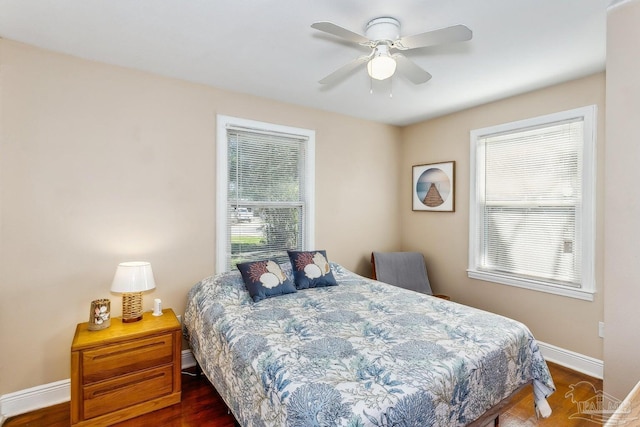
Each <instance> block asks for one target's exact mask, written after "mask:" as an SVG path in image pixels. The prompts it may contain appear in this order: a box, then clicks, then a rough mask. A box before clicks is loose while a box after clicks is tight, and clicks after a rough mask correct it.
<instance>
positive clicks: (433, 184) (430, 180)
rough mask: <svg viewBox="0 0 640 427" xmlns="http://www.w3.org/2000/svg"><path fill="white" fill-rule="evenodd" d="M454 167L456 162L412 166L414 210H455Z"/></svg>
mask: <svg viewBox="0 0 640 427" xmlns="http://www.w3.org/2000/svg"><path fill="white" fill-rule="evenodd" d="M455 167H456V162H444V163H432V164H430V165H416V166H413V179H412V183H413V187H412V189H411V199H412V203H413V210H414V211H436V212H454V211H455V203H454V202H455V194H454V190H455V185H454V184H455V182H454V179H455Z"/></svg>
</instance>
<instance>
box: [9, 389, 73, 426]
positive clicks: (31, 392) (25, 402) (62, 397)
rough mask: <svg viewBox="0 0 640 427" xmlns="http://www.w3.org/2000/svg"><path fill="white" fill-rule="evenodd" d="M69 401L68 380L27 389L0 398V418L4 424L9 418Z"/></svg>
mask: <svg viewBox="0 0 640 427" xmlns="http://www.w3.org/2000/svg"><path fill="white" fill-rule="evenodd" d="M70 399H71V380H69V379H66V380H61V381H56V382H53V383H49V384H43V385H39V386H36V387H31V388H27V389H24V390H20V391H16V392H14V393H9V394H4V395H2V396H0V414H1V415H0V417H2V422H4V420H6V419H7V418H9V417H13V416H15V415H20V414H24V413H26V412H31V411H35V410H36V409H40V408H46V407H48V406H52V405H57V404H58V403H63V402H68V401H69V400H70Z"/></svg>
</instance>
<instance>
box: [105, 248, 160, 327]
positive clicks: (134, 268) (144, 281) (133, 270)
mask: <svg viewBox="0 0 640 427" xmlns="http://www.w3.org/2000/svg"><path fill="white" fill-rule="evenodd" d="M155 287H156V282H155V280H154V279H153V271H151V263H148V262H144V261H133V262H122V263H120V264H118V268H117V269H116V275H115V276H114V277H113V282H112V283H111V292H118V293H122V322H123V323H132V322H137V321H138V320H141V319H142V292H144V291H148V290H151V289H154V288H155Z"/></svg>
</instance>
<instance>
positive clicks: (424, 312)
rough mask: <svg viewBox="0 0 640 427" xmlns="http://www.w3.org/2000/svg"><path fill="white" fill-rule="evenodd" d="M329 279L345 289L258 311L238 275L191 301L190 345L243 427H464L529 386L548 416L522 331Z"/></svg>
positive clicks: (378, 286)
mask: <svg viewBox="0 0 640 427" xmlns="http://www.w3.org/2000/svg"><path fill="white" fill-rule="evenodd" d="M331 270H332V271H333V274H334V276H335V278H336V281H337V283H338V285H337V286H327V287H321V288H311V289H304V290H299V291H298V292H295V293H290V294H286V295H281V296H278V297H275V298H267V299H264V300H262V301H259V302H257V303H256V302H254V301H253V300H252V299H251V297H250V296H249V294H248V292H247V290H246V288H245V285H244V283H243V280H242V277H241V276H240V274H239V273H238V272H228V273H222V274H220V275H217V276H212V277H209V278H206V279H203V280H202V281H200V282H199V283H197V284H196V285H194V286H193V288H192V289H191V290H190V292H189V295H188V302H187V308H186V311H185V315H184V331H185V336H186V337H187V339H188V340H189V343H190V345H191V350H192V352H193V354H194V357H195V359H196V360H197V362H198V364H199V366H200V367H201V369H202V370H203V372H204V373H205V375H206V376H207V378H208V379H209V380H210V381H211V383H212V384H213V385H214V387H215V388H216V390H217V391H218V392H219V394H220V395H221V397H222V398H223V400H224V401H225V403H226V404H227V406H228V407H229V409H230V410H231V411H232V413H233V415H234V416H235V418H236V420H237V421H238V423H239V424H240V425H241V426H243V427H259V426H290V427H308V426H349V427H364V426H377V427H382V426H385V427H387V426H415V427H426V426H464V425H469V424H471V423H473V422H475V421H477V420H478V419H482V417H483V415H485V414H486V413H487V411H490V410H491V409H492V408H496V407H499V406H500V404H501V403H503V402H504V401H505V399H507V398H508V397H509V396H510V395H512V393H514V392H515V391H517V390H519V389H521V388H522V387H523V385H527V384H533V393H534V401H535V403H536V410H539V408H543V410H542V412H543V413H544V414H545V415H548V413H549V412H550V409H549V407H548V404H547V402H546V397H548V396H549V395H550V394H551V393H552V392H553V391H554V390H555V386H554V384H553V380H552V378H551V375H550V373H549V370H548V368H547V365H546V363H545V361H544V359H543V358H542V355H541V354H540V351H539V349H538V345H537V342H536V340H535V339H534V337H533V336H532V334H531V332H530V331H529V330H528V329H527V327H526V326H524V325H523V324H521V323H519V322H516V321H514V320H511V319H508V318H505V317H502V316H499V315H495V314H491V313H487V312H484V311H481V310H477V309H474V308H471V307H467V306H463V305H460V304H456V303H454V302H450V301H445V300H442V299H439V298H435V297H432V296H428V295H423V294H419V293H416V292H413V291H410V290H405V289H401V288H397V287H394V286H391V285H387V284H384V283H381V282H377V281H373V280H370V279H367V278H364V277H362V276H359V275H357V274H355V273H353V272H351V271H349V270H347V269H345V268H343V267H342V266H340V265H338V264H335V263H331ZM533 410H534V408H532V411H533Z"/></svg>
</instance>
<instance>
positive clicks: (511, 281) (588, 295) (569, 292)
mask: <svg viewBox="0 0 640 427" xmlns="http://www.w3.org/2000/svg"><path fill="white" fill-rule="evenodd" d="M467 275H468V276H469V278H470V279H478V280H484V281H487V282H494V283H499V284H501V285H509V286H515V287H518V288H524V289H530V290H533V291H539V292H546V293H549V294H554V295H561V296H564V297H569V298H576V299H581V300H585V301H593V294H594V293H595V292H594V291H587V290H584V289H574V288H568V287H565V286H560V285H554V284H550V283H544V282H539V281H536V280H526V279H517V278H513V277H508V276H503V275H500V274H495V273H488V272H485V271H477V270H467Z"/></svg>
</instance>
